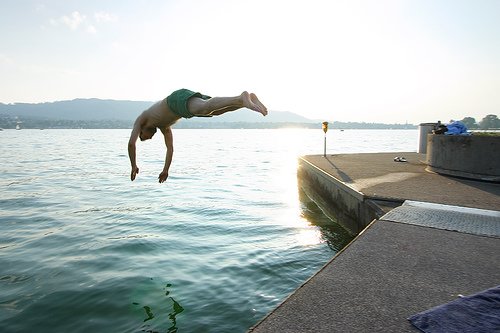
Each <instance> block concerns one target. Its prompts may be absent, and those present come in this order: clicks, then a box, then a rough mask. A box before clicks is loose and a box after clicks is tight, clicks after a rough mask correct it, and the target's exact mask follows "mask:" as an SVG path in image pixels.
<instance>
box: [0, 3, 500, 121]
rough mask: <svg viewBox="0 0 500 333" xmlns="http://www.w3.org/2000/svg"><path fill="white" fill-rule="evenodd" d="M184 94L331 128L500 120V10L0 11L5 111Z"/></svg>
mask: <svg viewBox="0 0 500 333" xmlns="http://www.w3.org/2000/svg"><path fill="white" fill-rule="evenodd" d="M179 88H188V89H191V90H195V91H200V92H202V93H204V94H207V95H211V96H234V95H238V94H240V93H241V91H243V90H247V91H249V92H254V93H256V94H257V95H258V96H259V98H260V99H261V100H262V102H264V104H266V106H267V107H268V109H269V110H270V111H271V112H272V111H273V110H274V111H290V112H293V113H296V114H300V115H302V116H305V117H307V118H310V119H324V120H328V121H355V122H358V121H359V122H383V123H405V122H408V123H412V124H419V123H422V122H435V121H437V120H441V121H443V122H447V121H449V120H450V119H462V118H464V117H466V116H467V117H474V118H476V120H477V121H480V120H481V119H482V118H483V117H484V116H486V115H488V114H496V115H499V116H500V0H394V1H393V0H377V1H375V0H373V1H371V0H324V1H323V0H307V1H305V0H302V1H295V0H148V1H132V0H120V1H111V0H85V1H83V0H82V1H76V0H64V1H63V0H57V1H56V0H50V1H49V0H0V103H18V102H25V103H39V102H52V101H58V100H71V99H75V98H101V99H117V100H135V101H157V100H160V99H163V98H165V97H166V96H167V95H169V94H170V92H172V91H173V90H176V89H179Z"/></svg>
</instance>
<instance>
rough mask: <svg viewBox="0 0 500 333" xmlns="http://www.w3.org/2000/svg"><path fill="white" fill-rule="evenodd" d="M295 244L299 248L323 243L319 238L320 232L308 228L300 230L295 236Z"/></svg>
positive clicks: (310, 227) (314, 228)
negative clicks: (299, 246)
mask: <svg viewBox="0 0 500 333" xmlns="http://www.w3.org/2000/svg"><path fill="white" fill-rule="evenodd" d="M296 239H297V244H298V245H301V246H310V245H316V244H320V243H322V242H323V237H322V236H321V231H320V230H319V229H318V228H317V227H312V226H309V227H308V228H302V229H301V230H300V231H299V232H298V234H297V236H296Z"/></svg>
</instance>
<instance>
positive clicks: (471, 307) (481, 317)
mask: <svg viewBox="0 0 500 333" xmlns="http://www.w3.org/2000/svg"><path fill="white" fill-rule="evenodd" d="M408 320H409V321H410V322H411V323H412V324H413V325H414V326H415V327H417V328H418V329H420V330H421V331H422V332H425V333H455V332H456V333H491V332H500V286H497V287H494V288H491V289H487V290H484V291H482V292H480V293H477V294H475V295H471V296H466V297H460V298H458V299H456V300H454V301H452V302H450V303H447V304H443V305H439V306H437V307H435V308H432V309H429V310H427V311H424V312H421V313H418V314H416V315H413V316H411V317H410V318H408Z"/></svg>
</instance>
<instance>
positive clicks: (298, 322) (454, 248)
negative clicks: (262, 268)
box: [250, 220, 500, 333]
mask: <svg viewBox="0 0 500 333" xmlns="http://www.w3.org/2000/svg"><path fill="white" fill-rule="evenodd" d="M499 254H500V239H498V238H495V237H484V236H478V235H471V234H465V233H459V232H452V231H446V230H440V229H435V228H428V227H422V226H417V225H412V224H405V223H398V222H391V221H385V220H380V221H376V222H374V223H372V224H371V225H370V226H369V227H368V228H367V229H366V230H365V231H364V232H363V233H362V234H360V235H359V236H358V237H357V238H356V239H355V240H354V241H353V242H352V243H351V244H350V245H349V246H348V247H346V248H345V249H344V250H343V251H342V252H340V253H339V254H338V255H337V256H336V257H335V258H334V259H333V260H332V261H331V262H329V263H328V264H327V265H325V266H324V267H323V268H322V269H321V270H320V271H319V272H318V273H317V274H316V275H315V276H313V277H312V278H311V279H309V280H308V281H307V282H306V283H305V284H304V285H302V286H301V287H300V288H299V289H297V290H296V291H295V292H294V293H293V294H292V295H291V296H290V297H289V298H288V299H287V300H285V302H283V303H282V304H281V305H280V306H279V307H278V308H276V309H275V310H274V311H273V312H271V313H270V314H269V315H268V317H266V318H265V319H264V320H263V321H261V322H260V323H259V324H257V325H256V326H255V327H253V328H252V329H251V330H250V332H254V333H268V332H269V333H270V332H273V333H274V332H283V333H289V332H420V331H419V330H417V329H416V328H414V327H413V326H412V325H411V324H410V323H409V322H408V320H407V318H408V317H409V316H411V315H413V314H415V313H418V312H421V311H424V310H426V309H429V308H432V307H434V306H436V305H440V304H443V303H447V302H449V301H452V300H453V299H455V298H456V297H457V296H458V295H459V294H462V295H469V294H473V293H476V292H479V291H482V290H484V289H487V288H490V287H493V286H496V285H498V284H500V258H499Z"/></svg>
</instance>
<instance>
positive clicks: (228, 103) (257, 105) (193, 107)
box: [188, 91, 267, 116]
mask: <svg viewBox="0 0 500 333" xmlns="http://www.w3.org/2000/svg"><path fill="white" fill-rule="evenodd" d="M244 107H246V108H249V109H250V110H253V111H256V112H259V113H261V114H263V115H264V116H265V115H267V108H266V107H265V106H264V104H262V103H261V102H260V101H259V99H258V98H257V96H256V95H255V94H249V93H248V92H246V91H244V92H242V93H241V95H239V96H235V97H213V98H210V99H207V100H204V99H201V98H199V97H192V98H190V99H189V100H188V110H189V112H191V113H192V114H194V115H195V116H199V115H201V116H208V115H214V116H218V115H221V114H223V113H226V112H229V111H235V110H238V109H241V108H244Z"/></svg>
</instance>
